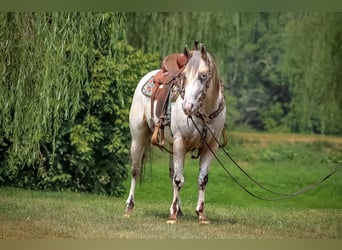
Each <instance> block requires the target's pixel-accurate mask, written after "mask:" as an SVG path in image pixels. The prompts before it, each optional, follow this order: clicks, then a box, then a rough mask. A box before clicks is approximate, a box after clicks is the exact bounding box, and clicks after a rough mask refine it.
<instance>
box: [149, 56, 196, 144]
mask: <svg viewBox="0 0 342 250" xmlns="http://www.w3.org/2000/svg"><path fill="white" fill-rule="evenodd" d="M188 59H189V58H188V57H187V56H185V55H184V54H183V53H177V54H171V55H168V56H166V57H165V58H164V59H163V61H162V63H161V70H160V71H159V72H158V73H157V74H156V75H155V76H154V77H153V79H152V80H153V83H154V85H153V87H152V94H151V120H152V121H153V120H154V118H158V122H157V123H156V124H154V130H153V134H152V138H151V143H152V144H153V145H155V146H158V147H159V148H161V149H166V148H165V147H164V128H165V126H168V125H169V123H170V120H169V117H168V115H167V109H168V106H169V105H168V103H169V102H170V101H171V99H170V98H172V97H171V91H172V87H173V86H174V85H175V83H176V79H177V77H178V76H179V75H180V74H181V72H182V71H183V69H184V67H185V66H186V64H187V62H188ZM166 150H167V149H166Z"/></svg>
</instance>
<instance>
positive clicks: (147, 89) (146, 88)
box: [141, 76, 155, 97]
mask: <svg viewBox="0 0 342 250" xmlns="http://www.w3.org/2000/svg"><path fill="white" fill-rule="evenodd" d="M154 86H155V83H154V81H153V76H152V77H151V78H150V79H149V80H148V81H147V82H145V84H144V85H143V86H142V88H141V92H142V93H143V94H144V95H145V96H148V97H151V96H152V92H153V88H154Z"/></svg>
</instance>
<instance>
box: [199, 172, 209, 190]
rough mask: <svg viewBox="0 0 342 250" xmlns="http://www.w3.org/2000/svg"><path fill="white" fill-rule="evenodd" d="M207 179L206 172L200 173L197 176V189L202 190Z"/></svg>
mask: <svg viewBox="0 0 342 250" xmlns="http://www.w3.org/2000/svg"><path fill="white" fill-rule="evenodd" d="M208 180H209V176H208V174H206V175H200V176H199V177H198V186H199V189H201V190H204V188H205V186H206V185H207V183H208Z"/></svg>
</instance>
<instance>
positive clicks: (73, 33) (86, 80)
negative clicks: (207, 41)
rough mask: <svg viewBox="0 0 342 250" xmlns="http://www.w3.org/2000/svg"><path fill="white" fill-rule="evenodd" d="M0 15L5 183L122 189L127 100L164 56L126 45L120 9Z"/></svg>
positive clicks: (1, 150) (117, 191)
mask: <svg viewBox="0 0 342 250" xmlns="http://www.w3.org/2000/svg"><path fill="white" fill-rule="evenodd" d="M1 18H2V19H3V20H5V22H4V23H5V24H8V25H9V24H11V27H12V28H11V27H7V26H6V27H5V24H3V26H2V27H1V29H2V30H5V36H4V37H5V38H6V39H7V40H5V41H6V43H3V44H2V46H1V49H2V50H3V51H4V54H5V55H6V57H5V59H4V58H2V61H1V65H3V68H4V71H3V72H4V73H5V74H4V75H3V77H2V81H1V89H2V90H3V91H2V92H1V95H0V98H1V99H0V101H1V104H2V105H1V109H0V111H1V117H2V119H1V131H3V132H2V133H1V135H2V137H1V141H0V153H1V158H2V161H1V170H0V176H1V178H0V183H6V184H8V185H12V186H19V187H25V188H33V189H52V190H60V189H71V190H77V191H85V192H96V193H106V194H110V195H120V194H121V193H122V191H123V188H122V185H121V183H122V181H123V180H124V179H125V178H126V176H127V163H128V150H127V149H128V147H129V146H128V145H129V136H127V135H128V134H129V129H128V112H129V103H130V99H131V98H132V96H133V90H134V88H135V86H136V84H137V82H138V80H139V79H140V77H141V76H142V75H143V74H144V73H147V71H148V70H150V69H152V68H154V67H157V66H158V64H159V60H158V55H156V54H155V55H145V54H144V53H142V52H141V51H136V50H135V49H133V48H132V47H130V46H129V45H127V44H126V42H125V30H124V16H123V15H121V14H117V13H104V14H92V13H86V14H83V13H82V14H79V13H72V14H64V13H53V14H18V13H14V14H3V15H2V16H1ZM10 22H11V23H10ZM13 29H14V30H13ZM6 32H7V33H6ZM28 33H29V34H28ZM13 36H16V37H13ZM15 39H16V40H15ZM59 39H60V40H59ZM21 60H22V63H19V62H21ZM29 60H31V61H32V62H29ZM18 72H19V74H17V73H18ZM14 180H15V181H14Z"/></svg>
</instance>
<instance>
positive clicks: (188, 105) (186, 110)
mask: <svg viewBox="0 0 342 250" xmlns="http://www.w3.org/2000/svg"><path fill="white" fill-rule="evenodd" d="M193 106H194V105H193V104H192V103H190V102H186V103H183V111H184V113H185V114H186V115H191V112H192V107H193Z"/></svg>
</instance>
